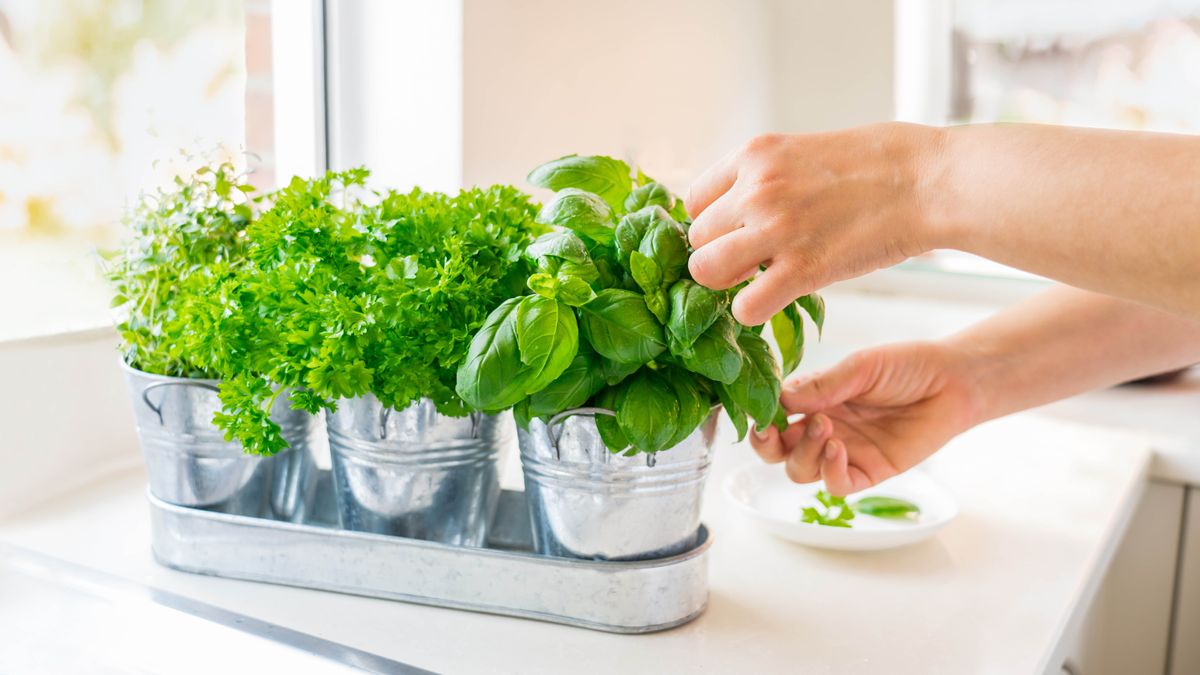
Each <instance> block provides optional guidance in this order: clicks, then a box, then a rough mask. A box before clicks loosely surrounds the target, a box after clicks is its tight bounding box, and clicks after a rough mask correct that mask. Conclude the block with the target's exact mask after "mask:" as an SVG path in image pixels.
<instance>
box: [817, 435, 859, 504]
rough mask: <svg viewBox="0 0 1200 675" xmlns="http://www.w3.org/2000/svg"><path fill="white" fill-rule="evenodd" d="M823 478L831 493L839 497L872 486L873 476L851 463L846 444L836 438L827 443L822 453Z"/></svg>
mask: <svg viewBox="0 0 1200 675" xmlns="http://www.w3.org/2000/svg"><path fill="white" fill-rule="evenodd" d="M821 480H822V481H823V482H824V483H825V489H826V490H827V491H829V494H832V495H836V496H838V497H845V496H846V495H848V494H850V493H852V492H858V491H859V490H865V489H866V488H869V487H871V478H870V477H869V476H867V474H866V473H864V472H863V470H862V469H860V468H858V467H857V466H854V465H852V464H850V453H849V452H847V450H846V444H845V443H843V442H842V441H840V440H838V439H836V438H831V439H829V441H827V442H826V443H825V448H824V451H823V452H822V455H821Z"/></svg>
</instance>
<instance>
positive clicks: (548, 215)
mask: <svg viewBox="0 0 1200 675" xmlns="http://www.w3.org/2000/svg"><path fill="white" fill-rule="evenodd" d="M612 215H613V214H612V209H611V208H609V206H608V204H606V203H605V202H604V200H603V199H601V198H599V197H597V196H596V195H594V194H592V193H590V192H584V191H583V190H576V189H575V188H568V189H566V190H563V191H561V192H559V193H558V194H556V195H554V199H553V200H551V202H550V203H549V204H546V205H545V206H543V207H542V210H541V212H540V213H538V216H537V220H538V222H539V223H544V224H546V225H557V226H559V227H565V228H567V229H569V230H572V231H574V232H575V233H576V234H579V235H581V236H584V237H587V238H589V239H592V240H593V241H596V242H598V243H600V244H609V243H612V241H613V220H612Z"/></svg>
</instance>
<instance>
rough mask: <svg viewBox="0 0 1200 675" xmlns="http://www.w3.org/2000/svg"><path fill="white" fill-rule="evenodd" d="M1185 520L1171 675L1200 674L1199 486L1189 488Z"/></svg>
mask: <svg viewBox="0 0 1200 675" xmlns="http://www.w3.org/2000/svg"><path fill="white" fill-rule="evenodd" d="M1184 519H1185V520H1184V531H1183V551H1182V552H1181V555H1180V556H1179V586H1178V588H1177V589H1176V594H1177V595H1176V597H1175V603H1176V604H1175V634H1174V639H1172V640H1171V671H1170V672H1171V675H1195V673H1200V488H1191V489H1190V490H1188V498H1187V509H1186V511H1185V513H1184Z"/></svg>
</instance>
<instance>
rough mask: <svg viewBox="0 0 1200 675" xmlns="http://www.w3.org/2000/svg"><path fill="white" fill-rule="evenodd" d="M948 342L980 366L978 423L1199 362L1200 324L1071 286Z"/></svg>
mask: <svg viewBox="0 0 1200 675" xmlns="http://www.w3.org/2000/svg"><path fill="white" fill-rule="evenodd" d="M946 342H947V344H949V345H951V346H952V347H953V348H957V349H961V350H963V351H964V352H965V353H968V354H970V355H971V359H972V360H973V362H974V363H976V364H977V365H976V366H975V370H976V373H977V377H978V382H977V384H976V389H977V390H978V410H977V413H976V419H975V421H976V422H980V421H983V420H987V419H992V418H995V417H1001V416H1004V415H1008V414H1010V413H1014V412H1017V411H1020V410H1026V409H1028V408H1034V407H1037V406H1040V405H1044V404H1046V403H1050V402H1052V401H1057V400H1059V399H1063V398H1066V397H1068V396H1074V395H1075V394H1080V393H1083V392H1085V391H1091V390H1093V389H1099V388H1102V387H1108V386H1112V385H1115V384H1119V383H1121V382H1126V381H1128V380H1133V379H1137V378H1139V377H1144V376H1147V375H1155V374H1158V373H1162V372H1165V371H1168V370H1173V369H1176V368H1181V367H1184V366H1189V365H1192V364H1194V363H1200V321H1192V320H1190V319H1186V318H1183V317H1179V316H1176V315H1173V314H1171V313H1169V312H1167V311H1165V310H1161V309H1156V308H1153V307H1148V306H1146V305H1142V304H1140V303H1136V302H1133V301H1130V300H1123V299H1119V298H1113V297H1110V296H1105V295H1100V294H1097V293H1090V292H1087V291H1080V290H1078V289H1074V288H1068V287H1059V288H1055V289H1053V290H1050V291H1048V292H1046V293H1043V294H1042V295H1039V296H1037V297H1035V298H1032V299H1030V300H1028V301H1026V302H1024V303H1021V304H1018V305H1016V306H1014V307H1011V308H1009V309H1007V310H1005V311H1003V312H1001V313H999V314H997V315H996V316H994V317H992V318H990V319H988V320H986V321H983V322H980V323H979V324H976V325H975V326H972V327H970V328H968V329H967V330H965V331H963V332H962V333H959V334H958V335H955V336H953V337H950V338H948V339H947V340H946Z"/></svg>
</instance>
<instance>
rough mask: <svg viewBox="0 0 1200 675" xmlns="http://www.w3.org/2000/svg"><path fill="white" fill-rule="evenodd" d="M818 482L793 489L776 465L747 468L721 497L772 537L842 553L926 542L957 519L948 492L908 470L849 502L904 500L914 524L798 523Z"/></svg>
mask: <svg viewBox="0 0 1200 675" xmlns="http://www.w3.org/2000/svg"><path fill="white" fill-rule="evenodd" d="M822 488H824V485H823V484H822V483H819V482H818V483H810V484H808V485H797V484H795V483H793V482H791V481H790V480H788V478H787V475H786V474H785V473H784V471H783V465H781V464H749V465H747V466H744V467H742V468H740V469H738V470H737V471H736V472H735V473H734V474H733V475H731V476H729V478H727V479H726V480H725V494H726V495H727V496H728V497H729V499H730V501H732V502H733V503H734V504H736V505H737V506H738V508H739V510H741V511H742V512H743V513H745V514H746V515H748V516H749V517H750V518H751V519H753V520H754V521H755V522H757V523H758V524H759V525H760V526H761V527H762V528H763V529H765V530H766V531H768V532H770V533H771V534H774V535H776V536H778V537H782V538H784V539H787V540H790V541H794V542H797V543H800V544H805V545H807V546H816V547H819V548H830V549H838V550H842V551H875V550H879V549H885V548H895V547H897V546H906V545H908V544H914V543H916V542H918V541H921V540H923V539H927V538H929V537H931V536H933V534H934V533H935V532H937V531H938V530H940V529H941V528H942V527H944V526H945V525H946V523H949V522H950V521H951V520H953V519H954V517H955V516H956V515H958V505H957V503H956V502H955V501H954V498H953V497H952V496H951V495H950V493H949V492H947V491H946V490H945V488H943V487H942V486H940V485H938V484H937V483H936V482H934V480H933V479H931V478H929V477H928V476H926V475H925V474H923V473H921V472H919V471H908V472H906V473H903V474H900V475H899V476H896V477H895V478H892V479H890V480H887V481H884V482H883V483H880V484H879V485H876V486H875V487H873V488H870V489H867V490H863V491H862V492H858V493H855V494H854V495H853V496H851V497H850V498H849V500H848V501H849V502H851V503H853V502H854V500H856V499H859V498H861V497H866V496H868V495H882V496H887V497H897V498H900V499H905V500H908V501H910V502H912V503H914V504H916V505H917V507H919V508H920V509H921V515H920V516H918V517H917V518H916V519H915V520H902V521H896V520H885V519H882V518H872V517H870V516H866V515H862V514H856V517H855V518H854V520H853V521H852V522H851V527H849V528H844V527H829V526H827V525H816V524H813V523H805V522H802V521H801V520H800V509H801V507H804V506H812V505H814V504H816V499H815V498H814V495H815V494H816V493H817V490H820V489H822Z"/></svg>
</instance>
